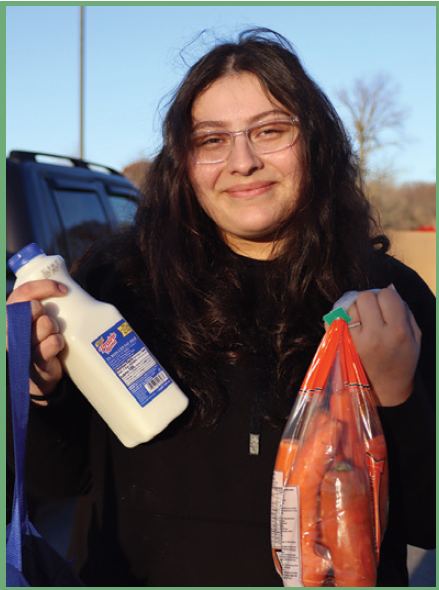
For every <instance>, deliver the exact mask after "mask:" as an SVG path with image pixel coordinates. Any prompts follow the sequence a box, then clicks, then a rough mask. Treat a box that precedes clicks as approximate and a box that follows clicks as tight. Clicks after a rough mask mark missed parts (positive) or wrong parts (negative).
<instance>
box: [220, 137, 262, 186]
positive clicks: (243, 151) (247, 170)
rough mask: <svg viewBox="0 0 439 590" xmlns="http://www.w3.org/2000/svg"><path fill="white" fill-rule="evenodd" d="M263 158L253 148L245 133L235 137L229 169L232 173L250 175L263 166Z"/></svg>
mask: <svg viewBox="0 0 439 590" xmlns="http://www.w3.org/2000/svg"><path fill="white" fill-rule="evenodd" d="M262 165H263V164H262V160H261V158H260V157H259V155H258V154H257V153H256V152H255V151H254V150H253V149H252V147H251V145H250V143H249V141H248V139H247V137H246V135H245V133H242V134H239V135H235V136H234V137H233V141H232V146H231V148H230V156H229V159H228V161H227V169H228V171H229V173H230V174H234V173H238V174H243V175H245V176H248V175H249V174H251V173H252V172H253V171H254V170H258V169H259V168H261V167H262Z"/></svg>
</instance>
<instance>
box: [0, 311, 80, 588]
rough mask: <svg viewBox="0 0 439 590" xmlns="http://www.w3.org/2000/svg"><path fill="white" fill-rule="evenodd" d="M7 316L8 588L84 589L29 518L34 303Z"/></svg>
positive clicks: (68, 566) (66, 562)
mask: <svg viewBox="0 0 439 590" xmlns="http://www.w3.org/2000/svg"><path fill="white" fill-rule="evenodd" d="M7 312H8V313H7V317H8V343H9V355H8V360H9V380H10V390H11V409H12V424H13V434H14V452H15V487H14V499H13V505H12V518H11V523H10V524H9V525H8V526H7V528H6V586H7V587H19V586H36V587H65V586H67V587H68V586H83V584H82V582H81V580H80V579H79V577H78V576H77V574H76V573H75V572H74V571H73V569H72V567H71V565H70V563H69V562H68V561H67V560H65V559H64V558H63V557H61V556H60V555H59V554H58V553H57V552H56V551H55V550H54V549H53V548H52V547H51V546H50V545H49V544H48V543H46V541H44V539H43V538H42V537H41V535H40V534H39V533H38V531H37V530H36V529H35V527H34V526H33V525H32V523H31V522H30V520H29V516H28V511H27V506H26V494H25V485H24V463H25V450H26V436H27V424H28V418H29V404H30V400H29V366H30V359H31V356H30V346H31V340H30V335H31V308H30V303H29V302H28V301H26V302H22V303H13V304H11V305H8V306H7Z"/></svg>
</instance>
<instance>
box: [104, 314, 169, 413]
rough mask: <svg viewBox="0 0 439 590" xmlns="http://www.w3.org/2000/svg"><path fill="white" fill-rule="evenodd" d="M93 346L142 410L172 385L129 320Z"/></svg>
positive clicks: (120, 323)
mask: <svg viewBox="0 0 439 590" xmlns="http://www.w3.org/2000/svg"><path fill="white" fill-rule="evenodd" d="M93 346H94V348H95V350H96V351H97V352H98V353H99V354H100V355H101V356H102V358H103V359H104V360H105V362H106V363H107V364H108V366H109V367H110V368H111V369H112V370H113V371H114V373H115V374H116V375H117V376H118V377H119V379H120V380H121V381H122V383H123V384H124V385H125V387H126V388H127V389H128V390H129V391H130V393H131V394H132V395H133V396H134V398H135V399H136V400H137V402H138V403H139V404H140V406H142V407H144V406H146V404H148V403H149V402H150V401H151V400H152V399H154V398H155V397H156V396H157V395H159V393H161V392H162V391H163V390H164V389H166V388H167V387H168V386H169V385H171V383H172V381H171V379H170V377H169V376H168V375H167V373H166V372H165V371H164V370H163V369H162V367H161V366H160V365H159V364H158V363H157V361H156V360H155V358H154V357H153V356H152V355H151V353H150V352H149V351H148V350H147V348H146V347H145V345H144V344H143V342H142V341H141V340H140V339H139V337H138V336H137V334H136V333H135V332H134V331H133V329H132V328H131V326H130V325H129V324H128V323H127V322H126V321H125V320H121V321H119V322H118V323H117V324H115V325H114V326H113V327H112V328H110V329H109V330H107V331H106V332H104V333H103V334H101V336H99V338H97V339H96V340H94V341H93Z"/></svg>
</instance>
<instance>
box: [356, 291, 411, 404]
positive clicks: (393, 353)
mask: <svg viewBox="0 0 439 590" xmlns="http://www.w3.org/2000/svg"><path fill="white" fill-rule="evenodd" d="M348 314H349V316H350V317H351V318H352V321H351V322H350V324H351V325H352V324H356V323H357V322H359V323H360V325H358V326H352V328H351V329H350V330H349V331H350V334H351V336H352V340H353V341H354V344H355V348H356V349H357V352H358V355H359V357H360V359H361V362H362V365H363V367H364V370H365V371H366V374H367V377H368V379H369V383H370V385H371V387H372V388H373V389H374V391H375V394H376V397H377V398H378V400H377V401H378V402H379V403H380V404H381V405H382V406H396V405H398V404H401V403H403V402H404V401H405V400H406V399H407V398H408V397H409V396H410V394H411V393H412V391H413V384H414V375H415V371H416V366H417V364H418V359H419V352H420V346H421V330H420V329H419V327H418V325H417V323H416V320H415V318H414V317H413V314H412V312H411V311H410V309H409V308H408V306H407V305H406V304H405V303H404V301H403V300H402V299H401V297H400V296H399V295H398V293H397V291H396V290H395V289H394V288H393V287H388V288H386V289H381V290H380V291H379V292H378V293H374V292H372V291H361V292H360V293H359V294H358V296H357V299H356V302H355V303H354V304H353V305H352V306H351V307H350V308H349V310H348Z"/></svg>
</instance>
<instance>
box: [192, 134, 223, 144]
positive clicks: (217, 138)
mask: <svg viewBox="0 0 439 590" xmlns="http://www.w3.org/2000/svg"><path fill="white" fill-rule="evenodd" d="M226 142H227V137H225V136H222V135H203V136H202V137H200V138H199V140H198V146H200V147H218V146H221V145H223V144H224V143H226Z"/></svg>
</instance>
